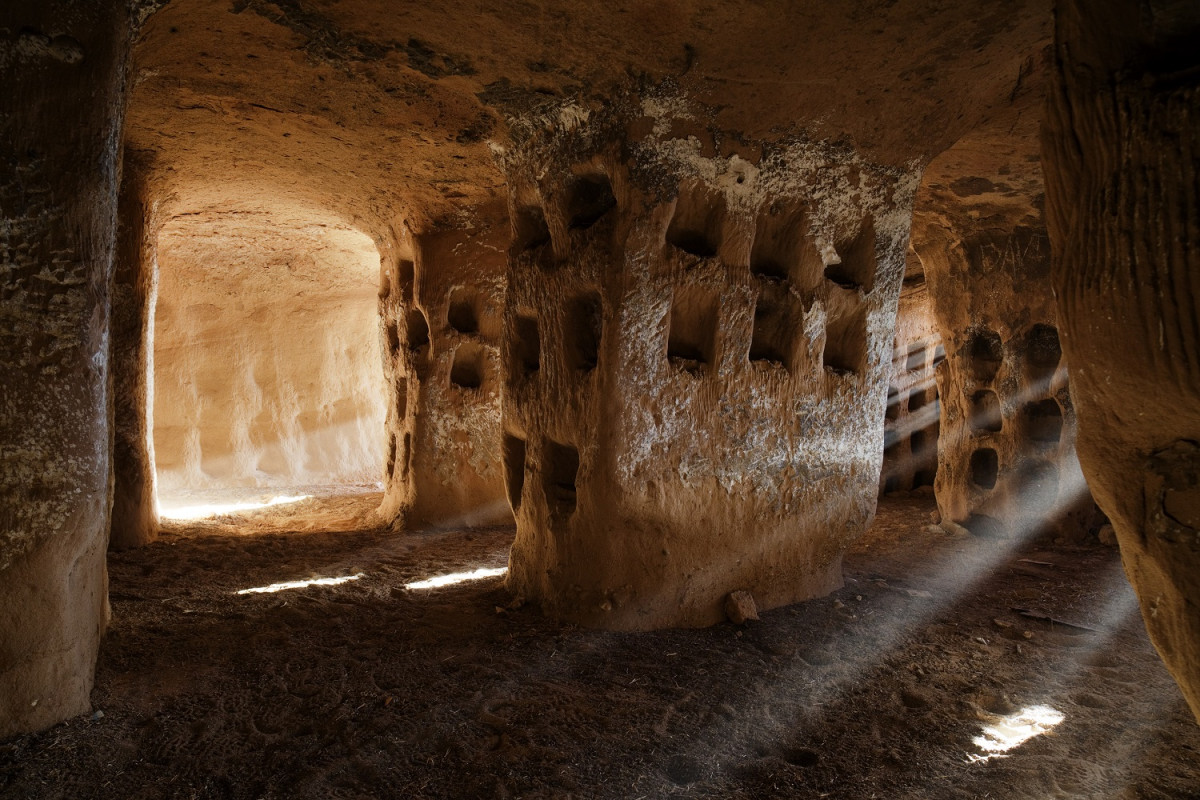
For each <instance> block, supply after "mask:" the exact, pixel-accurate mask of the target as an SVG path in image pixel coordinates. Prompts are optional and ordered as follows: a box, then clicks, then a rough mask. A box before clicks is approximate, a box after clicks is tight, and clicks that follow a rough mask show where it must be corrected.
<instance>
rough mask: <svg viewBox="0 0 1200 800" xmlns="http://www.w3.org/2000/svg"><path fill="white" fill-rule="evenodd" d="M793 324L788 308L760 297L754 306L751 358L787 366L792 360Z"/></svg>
mask: <svg viewBox="0 0 1200 800" xmlns="http://www.w3.org/2000/svg"><path fill="white" fill-rule="evenodd" d="M791 335H792V325H791V319H790V315H789V314H788V308H787V306H786V305H784V304H780V303H775V302H772V301H771V300H768V299H766V298H764V297H761V296H760V297H759V298H758V302H757V303H756V304H755V306H754V330H753V332H752V334H751V338H750V360H751V361H765V362H767V363H771V364H779V365H780V366H782V367H785V368H786V367H787V366H788V365H789V363H790V362H791V360H792V359H791V351H792V341H791Z"/></svg>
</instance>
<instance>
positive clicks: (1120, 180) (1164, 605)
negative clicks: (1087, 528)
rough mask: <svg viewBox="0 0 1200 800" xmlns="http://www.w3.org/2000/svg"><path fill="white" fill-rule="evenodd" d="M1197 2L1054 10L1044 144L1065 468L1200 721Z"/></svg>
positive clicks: (1199, 32)
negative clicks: (1066, 414)
mask: <svg viewBox="0 0 1200 800" xmlns="http://www.w3.org/2000/svg"><path fill="white" fill-rule="evenodd" d="M1198 38H1200V9H1197V8H1196V7H1195V6H1194V5H1193V4H1179V3H1176V4H1172V3H1133V2H1106V3H1102V4H1099V6H1097V5H1096V4H1077V3H1074V2H1063V3H1062V4H1061V8H1060V11H1059V26H1058V30H1057V33H1056V53H1057V56H1058V66H1059V70H1058V73H1057V75H1056V85H1055V90H1054V92H1053V93H1052V95H1051V102H1050V108H1049V115H1048V119H1047V126H1046V133H1045V138H1044V149H1045V160H1046V188H1047V212H1048V213H1047V216H1048V221H1049V230H1050V233H1051V237H1052V241H1053V243H1054V253H1055V262H1056V263H1055V269H1054V282H1055V288H1056V290H1057V293H1058V306H1059V311H1060V313H1061V316H1062V319H1063V321H1064V330H1065V334H1066V335H1065V336H1064V337H1063V341H1064V349H1065V351H1066V354H1067V357H1068V358H1070V360H1071V363H1072V364H1074V365H1076V366H1075V368H1074V370H1073V372H1072V383H1073V387H1072V391H1073V394H1074V397H1075V400H1076V403H1077V409H1078V415H1079V456H1080V461H1081V463H1082V464H1083V469H1084V472H1085V474H1086V475H1087V478H1088V483H1089V485H1090V486H1091V487H1092V490H1093V492H1094V493H1095V496H1096V500H1097V502H1098V503H1099V504H1100V506H1101V507H1102V508H1103V509H1104V511H1105V512H1106V513H1107V514H1108V515H1109V517H1110V518H1111V520H1112V523H1113V526H1114V528H1115V529H1116V533H1117V538H1118V541H1119V542H1120V546H1121V555H1122V559H1123V560H1124V563H1125V570H1126V573H1127V575H1128V576H1129V579H1130V581H1131V582H1132V583H1133V585H1134V588H1135V589H1136V590H1137V593H1138V597H1139V600H1140V602H1141V607H1142V616H1143V618H1144V619H1145V622H1146V627H1147V630H1148V631H1149V632H1150V636H1151V639H1152V640H1153V641H1154V643H1155V646H1156V647H1158V649H1159V652H1160V653H1161V654H1162V656H1163V660H1164V661H1165V662H1166V664H1167V666H1168V668H1169V669H1170V670H1171V672H1172V674H1173V675H1174V676H1175V678H1176V679H1177V680H1178V681H1179V683H1180V686H1181V688H1182V689H1183V692H1184V695H1185V697H1187V699H1188V702H1189V703H1190V705H1191V707H1192V710H1193V712H1195V713H1196V714H1197V715H1198V716H1200V504H1198V503H1197V502H1196V498H1197V496H1198V495H1197V491H1198V490H1197V487H1198V486H1200V455H1198V449H1197V448H1198V444H1197V443H1198V442H1200V357H1198V351H1197V341H1198V338H1200V336H1198V328H1197V321H1198V320H1200V313H1198V312H1200V309H1198V308H1197V298H1198V297H1200V246H1198V245H1197V243H1198V242H1200V218H1198V217H1197V215H1196V212H1195V209H1196V208H1197V207H1200V179H1198V178H1197V174H1196V164H1197V163H1198V161H1200V127H1197V125H1196V120H1197V118H1198V117H1200V85H1198V84H1197V81H1196V74H1197V73H1196V71H1195V68H1196V66H1197V64H1198V61H1197V56H1198V54H1200V49H1197V47H1196V42H1197V41H1198Z"/></svg>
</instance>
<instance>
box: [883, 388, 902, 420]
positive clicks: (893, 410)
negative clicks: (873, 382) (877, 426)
mask: <svg viewBox="0 0 1200 800" xmlns="http://www.w3.org/2000/svg"><path fill="white" fill-rule="evenodd" d="M883 417H884V419H888V420H892V421H893V422H894V421H895V420H898V419H900V390H899V389H897V388H896V387H895V386H889V387H888V394H887V410H886V411H884V412H883Z"/></svg>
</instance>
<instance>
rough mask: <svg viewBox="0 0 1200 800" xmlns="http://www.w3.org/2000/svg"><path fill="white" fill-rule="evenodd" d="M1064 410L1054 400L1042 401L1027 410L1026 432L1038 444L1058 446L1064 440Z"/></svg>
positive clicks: (1031, 405) (1032, 404)
mask: <svg viewBox="0 0 1200 800" xmlns="http://www.w3.org/2000/svg"><path fill="white" fill-rule="evenodd" d="M1062 426H1063V418H1062V409H1061V408H1059V406H1058V403H1057V402H1056V401H1055V400H1053V399H1047V400H1040V401H1038V402H1036V403H1031V404H1030V405H1029V406H1027V407H1026V408H1025V430H1026V432H1027V434H1028V435H1029V438H1030V439H1031V440H1032V441H1034V442H1037V443H1038V444H1057V443H1058V441H1059V439H1061V438H1062Z"/></svg>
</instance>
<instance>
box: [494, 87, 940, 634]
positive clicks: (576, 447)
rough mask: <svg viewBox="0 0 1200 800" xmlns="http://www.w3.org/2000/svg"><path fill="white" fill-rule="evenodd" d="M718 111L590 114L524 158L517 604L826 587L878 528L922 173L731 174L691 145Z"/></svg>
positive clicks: (518, 301)
mask: <svg viewBox="0 0 1200 800" xmlns="http://www.w3.org/2000/svg"><path fill="white" fill-rule="evenodd" d="M664 108H673V109H674V110H672V111H666V112H662V111H660V109H664ZM698 111H699V110H698V109H697V110H695V111H692V110H691V109H689V108H688V107H687V104H686V103H685V102H683V101H682V100H674V99H673V98H671V97H670V96H665V95H664V96H654V95H651V96H648V97H644V98H636V97H635V98H629V99H627V100H626V105H624V106H620V105H618V106H615V107H613V108H608V109H605V110H604V111H602V112H599V113H595V114H590V115H584V114H579V113H573V110H572V109H571V108H569V107H564V108H563V109H560V110H559V111H558V113H557V116H556V117H555V118H554V120H553V121H551V122H550V124H549V125H547V127H546V129H545V130H546V131H547V132H546V133H545V134H544V135H535V136H533V137H531V138H530V139H529V140H528V141H526V142H523V143H521V144H520V145H519V146H518V147H516V148H514V149H513V150H512V151H510V152H508V153H506V154H505V155H504V156H503V158H504V162H505V164H506V166H507V168H508V173H509V185H510V187H511V191H512V194H511V209H512V211H511V213H512V218H513V221H514V242H513V246H512V251H511V255H510V262H509V278H508V284H509V285H508V294H507V297H506V303H505V336H506V339H507V345H506V349H505V354H504V364H505V371H506V375H505V398H504V404H503V412H504V419H503V426H504V453H505V460H506V466H505V470H506V474H507V478H506V479H507V482H508V490H509V498H510V501H511V503H512V506H513V509H514V511H515V512H516V515H517V538H516V541H515V542H514V544H513V551H512V557H511V561H510V573H509V586H510V588H511V589H512V590H513V591H515V592H517V593H518V594H521V595H525V596H527V597H529V598H532V599H536V600H538V601H539V602H540V603H541V604H542V606H543V607H544V608H545V609H546V610H548V611H550V612H551V613H554V614H557V615H560V616H563V617H566V618H569V619H573V620H578V621H581V622H585V623H587V624H592V625H602V626H606V627H616V628H652V627H661V626H665V625H703V624H710V623H713V622H716V621H718V620H719V619H721V618H723V616H724V610H723V601H724V598H725V597H726V595H728V594H729V593H730V592H731V591H736V590H746V591H748V592H749V593H751V594H752V595H753V596H754V598H755V600H756V601H757V603H758V604H759V606H760V607H761V608H771V607H774V606H778V605H780V604H783V603H788V602H793V601H796V600H800V599H804V598H809V597H814V596H819V595H822V594H825V593H827V592H829V591H831V590H832V589H834V588H837V587H838V586H839V585H840V584H841V555H842V552H843V551H844V549H845V548H846V546H847V545H848V544H849V542H850V541H852V540H853V539H854V537H855V536H856V535H858V534H859V533H861V531H862V530H863V529H864V527H865V526H866V525H867V524H868V523H869V522H870V520H871V517H872V515H873V512H874V505H875V496H876V485H877V481H878V475H879V468H880V458H881V455H882V451H883V442H882V438H883V405H884V402H885V400H886V396H885V391H886V378H887V372H888V370H889V368H890V364H891V346H892V332H893V326H894V315H895V308H896V298H897V295H898V293H899V290H900V283H901V280H902V277H903V271H904V251H905V248H906V246H907V233H908V227H909V219H910V216H909V215H910V208H911V201H912V194H913V192H914V190H915V187H916V182H917V177H916V175H915V173H913V172H911V171H905V170H901V169H896V168H885V167H880V166H877V165H872V164H870V163H867V162H866V161H864V160H863V159H862V158H861V157H859V156H858V155H857V154H855V153H853V152H852V151H848V150H838V149H831V148H828V147H827V146H819V145H814V144H810V143H806V142H796V143H794V144H792V145H789V146H781V147H778V148H775V149H764V151H763V154H762V157H761V159H760V160H759V161H758V163H757V164H753V163H750V162H748V161H746V160H744V159H743V158H741V157H739V156H738V155H736V154H734V155H731V156H729V157H720V156H705V155H704V154H703V152H702V150H701V147H700V145H699V143H698V142H697V141H696V140H695V139H679V138H675V137H673V136H671V135H670V134H669V130H670V129H671V126H672V123H675V122H684V123H686V122H687V121H688V120H689V118H690V116H691V114H695V113H698ZM647 117H648V118H649V122H650V124H648V125H645V124H642V120H643V119H645V118H647ZM531 127H532V126H531ZM631 131H632V132H631ZM625 153H628V154H629V156H628V157H622V156H623V155H624V154H625Z"/></svg>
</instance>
